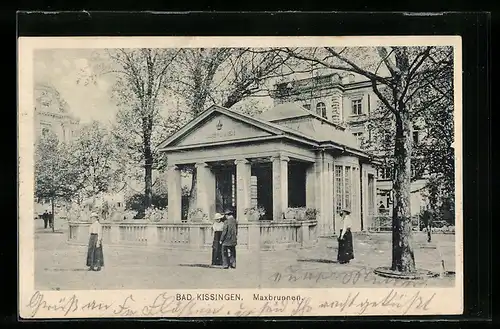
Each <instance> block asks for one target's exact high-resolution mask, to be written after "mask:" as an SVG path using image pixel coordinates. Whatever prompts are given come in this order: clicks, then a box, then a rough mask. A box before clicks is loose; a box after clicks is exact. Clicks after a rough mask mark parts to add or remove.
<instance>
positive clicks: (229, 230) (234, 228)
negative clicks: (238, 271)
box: [220, 211, 238, 269]
mask: <svg viewBox="0 0 500 329" xmlns="http://www.w3.org/2000/svg"><path fill="white" fill-rule="evenodd" d="M220 243H221V245H222V266H223V267H224V268H225V269H228V268H229V267H231V268H236V245H237V244H238V223H237V222H236V219H235V218H234V214H233V211H226V213H225V220H224V225H223V227H222V234H221V237H220Z"/></svg>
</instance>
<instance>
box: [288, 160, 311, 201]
mask: <svg viewBox="0 0 500 329" xmlns="http://www.w3.org/2000/svg"><path fill="white" fill-rule="evenodd" d="M306 170H307V164H306V163H303V162H291V161H290V162H289V163H288V207H290V208H299V207H305V206H306Z"/></svg>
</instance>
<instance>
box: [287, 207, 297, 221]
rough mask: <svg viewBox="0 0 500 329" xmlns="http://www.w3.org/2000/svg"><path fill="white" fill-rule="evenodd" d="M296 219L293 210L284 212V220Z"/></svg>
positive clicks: (289, 209)
mask: <svg viewBox="0 0 500 329" xmlns="http://www.w3.org/2000/svg"><path fill="white" fill-rule="evenodd" d="M295 217H296V211H295V208H287V209H286V211H285V219H290V220H293V219H295Z"/></svg>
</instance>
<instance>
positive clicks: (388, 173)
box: [379, 166, 392, 179]
mask: <svg viewBox="0 0 500 329" xmlns="http://www.w3.org/2000/svg"><path fill="white" fill-rule="evenodd" d="M379 177H380V179H392V168H391V167H389V166H387V167H382V168H380V171H379Z"/></svg>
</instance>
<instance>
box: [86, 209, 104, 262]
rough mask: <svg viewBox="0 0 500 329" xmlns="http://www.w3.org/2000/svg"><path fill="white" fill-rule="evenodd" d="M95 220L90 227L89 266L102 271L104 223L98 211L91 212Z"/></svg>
mask: <svg viewBox="0 0 500 329" xmlns="http://www.w3.org/2000/svg"><path fill="white" fill-rule="evenodd" d="M90 219H91V220H92V221H93V222H92V225H90V228H89V233H90V237H89V248H88V251H87V266H88V267H89V271H100V270H101V267H103V266H104V255H103V252H102V225H101V223H100V222H99V216H98V215H97V214H96V213H92V214H90Z"/></svg>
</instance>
